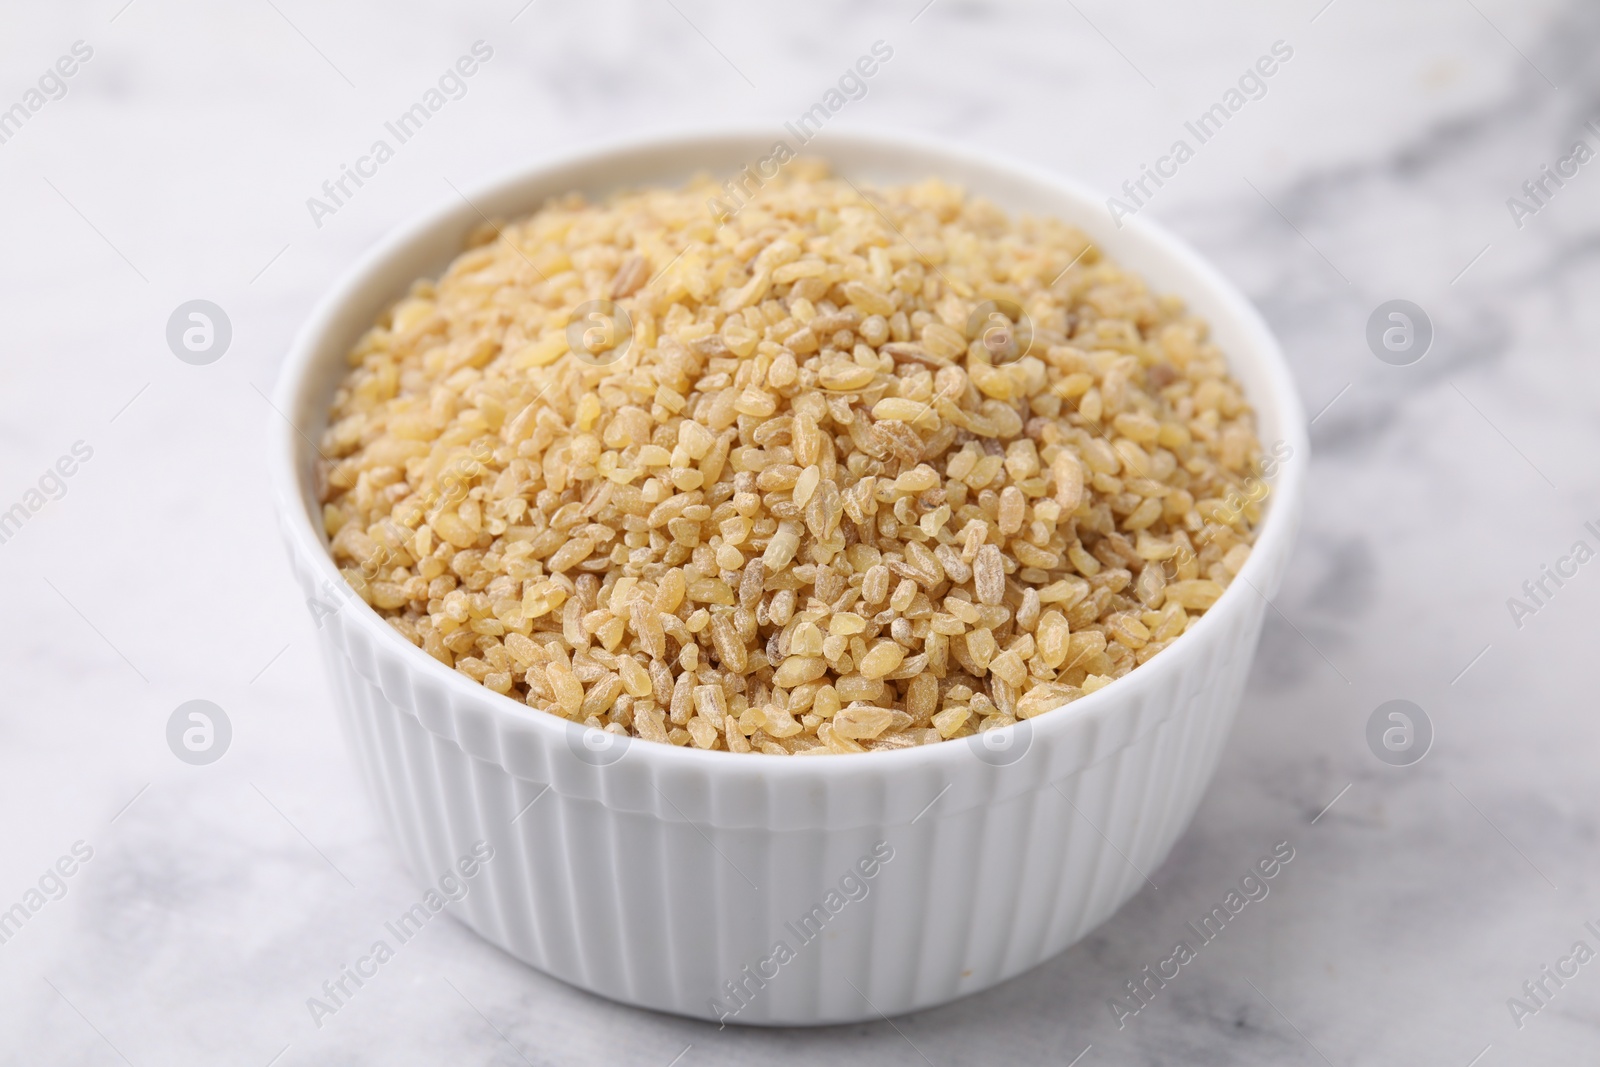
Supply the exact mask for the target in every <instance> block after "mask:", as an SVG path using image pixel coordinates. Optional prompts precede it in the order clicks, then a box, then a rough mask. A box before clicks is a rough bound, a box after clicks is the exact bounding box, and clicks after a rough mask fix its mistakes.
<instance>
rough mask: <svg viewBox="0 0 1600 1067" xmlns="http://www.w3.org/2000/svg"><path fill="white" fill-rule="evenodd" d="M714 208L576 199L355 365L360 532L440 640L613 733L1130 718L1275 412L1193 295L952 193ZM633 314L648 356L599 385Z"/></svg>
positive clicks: (379, 578) (462, 264)
mask: <svg viewBox="0 0 1600 1067" xmlns="http://www.w3.org/2000/svg"><path fill="white" fill-rule="evenodd" d="M715 188H716V187H715V186H714V185H713V184H712V183H711V182H710V179H709V178H703V179H697V180H696V181H695V182H693V183H691V184H690V185H689V186H687V187H685V188H683V189H679V190H671V189H644V190H640V191H635V192H629V193H623V194H619V195H617V196H615V197H613V198H611V199H610V200H608V201H606V202H605V203H603V204H590V203H587V202H585V201H583V200H582V199H581V198H578V197H576V196H573V197H566V198H562V199H558V200H554V201H551V202H550V203H549V204H547V205H546V206H545V207H544V208H543V209H541V210H539V211H537V212H535V213H534V214H532V215H530V216H528V217H527V218H524V219H520V220H517V221H515V222H512V223H510V224H509V225H505V226H503V227H500V228H499V229H498V230H497V231H495V232H494V235H493V236H492V237H489V235H488V233H487V231H486V232H485V234H484V235H481V236H483V237H485V238H487V239H481V240H477V241H475V242H474V247H472V248H471V249H470V250H469V251H467V252H465V253H463V254H462V255H461V256H460V257H458V258H457V259H456V261H455V262H454V263H453V264H451V266H450V267H449V268H448V269H447V270H446V271H445V273H444V274H443V276H442V277H441V278H440V279H439V280H438V281H437V282H430V281H419V282H417V283H416V284H415V285H414V286H413V287H412V290H411V292H410V293H409V294H408V295H407V297H406V298H405V299H403V300H401V301H399V302H397V303H396V305H395V306H394V307H393V308H392V309H391V310H390V311H389V312H388V313H386V314H385V315H384V316H383V317H382V318H381V319H380V320H379V322H378V323H377V324H376V325H375V326H374V327H373V328H372V329H371V330H369V331H368V332H367V334H366V335H365V336H364V337H363V338H362V339H361V341H360V342H359V343H358V344H357V345H356V347H355V348H354V350H353V351H352V352H351V353H350V357H349V363H350V370H349V372H348V375H347V377H346V378H345V380H344V382H343V384H342V385H341V386H340V387H339V390H338V392H337V394H336V396H335V399H334V403H333V409H332V412H331V416H330V419H329V429H328V431H327V432H326V434H325V435H324V438H323V442H322V445H323V451H324V454H325V455H326V456H328V457H332V458H331V459H330V460H328V461H327V462H326V463H325V465H324V467H323V469H322V471H321V474H322V485H323V486H324V491H323V503H324V507H323V521H324V525H325V528H326V530H327V533H328V536H329V538H330V545H331V551H332V554H333V556H334V559H335V561H336V562H337V563H338V565H339V566H340V568H341V570H342V573H343V574H344V576H345V577H346V578H347V580H349V582H350V583H351V585H352V586H353V587H354V588H355V589H356V590H357V592H358V593H359V594H360V595H361V596H362V597H363V598H364V599H365V600H366V601H367V602H368V603H369V604H371V605H372V606H373V607H374V608H376V609H377V610H378V611H379V612H380V613H381V614H383V615H384V616H385V617H387V618H388V619H389V621H390V622H391V624H392V625H393V626H394V627H395V629H396V630H397V631H398V632H400V633H401V634H402V635H403V636H405V637H406V638H407V639H408V640H410V641H412V642H413V643H414V644H417V645H418V646H420V647H421V648H422V649H423V650H425V651H426V652H427V653H428V654H430V655H432V656H434V657H435V658H437V659H439V660H440V661H441V662H443V663H445V664H446V665H448V666H452V667H454V668H455V669H457V670H459V671H461V672H462V673H464V674H466V675H468V676H469V677H471V678H473V679H474V680H476V681H479V682H481V683H482V684H484V685H485V686H487V687H488V688H490V689H493V690H495V691H497V692H501V693H505V694H507V695H510V696H512V697H514V698H516V699H520V700H523V701H524V702H526V703H527V704H529V705H531V706H534V707H538V708H543V709H546V710H548V711H550V712H552V713H554V714H557V715H560V716H563V717H564V718H567V719H569V720H572V721H574V722H579V723H587V724H588V725H591V726H598V727H601V728H603V729H606V730H609V731H611V732H613V733H623V734H628V735H632V736H636V737H640V738H644V739H646V740H650V741H655V742H657V743H661V744H676V745H694V746H696V747H699V748H703V749H713V748H717V749H726V750H730V751H737V752H751V751H753V752H762V753H768V754H798V753H807V752H860V751H864V750H872V749H888V748H898V747H905V746H907V745H917V744H925V743H929V742H933V741H939V740H944V739H949V738H959V737H963V736H967V735H970V734H973V733H976V732H978V731H981V730H988V729H994V728H997V727H999V726H1003V725H1007V724H1009V723H1012V722H1015V721H1017V720H1019V719H1028V718H1033V717H1035V716H1037V715H1041V714H1043V713H1045V712H1048V711H1050V710H1052V709H1054V708H1056V707H1059V706H1060V705H1062V704H1065V703H1068V702H1070V701H1072V700H1076V699H1078V698H1079V697H1081V696H1083V695H1085V694H1087V693H1091V692H1094V691H1095V690H1097V689H1099V688H1103V687H1104V686H1105V685H1108V684H1110V682H1111V681H1112V680H1114V679H1115V678H1118V677H1121V676H1122V675H1124V674H1126V673H1127V672H1128V671H1130V670H1133V669H1134V668H1135V666H1136V665H1138V664H1141V663H1144V662H1147V661H1148V659H1149V658H1150V657H1152V656H1154V655H1156V654H1158V653H1159V652H1160V651H1161V649H1163V648H1165V647H1166V646H1167V645H1168V644H1169V643H1170V642H1171V641H1173V640H1175V639H1176V638H1177V637H1179V636H1180V635H1182V633H1183V632H1184V631H1185V630H1186V629H1187V627H1188V626H1189V625H1191V624H1192V623H1193V621H1194V620H1195V619H1196V618H1197V617H1198V616H1199V615H1201V614H1202V613H1204V612H1205V611H1206V610H1207V609H1208V608H1210V607H1211V606H1212V605H1213V604H1214V603H1215V602H1216V600H1217V599H1218V598H1219V597H1220V596H1221V595H1222V594H1223V592H1224V590H1225V588H1226V587H1227V585H1228V584H1229V583H1230V582H1231V581H1232V580H1233V578H1234V577H1235V576H1236V575H1237V574H1238V573H1239V571H1240V570H1241V569H1242V568H1243V567H1244V565H1245V563H1246V561H1247V560H1248V558H1249V554H1250V547H1251V543H1252V541H1253V538H1254V529H1255V524H1256V523H1257V522H1258V521H1259V518H1260V514H1261V500H1260V499H1259V490H1258V488H1257V487H1258V484H1259V483H1257V482H1255V480H1254V479H1251V478H1249V477H1248V474H1247V472H1248V471H1250V470H1251V469H1252V468H1253V466H1254V463H1255V461H1256V460H1257V458H1258V456H1259V451H1260V449H1259V445H1258V443H1257V440H1256V436H1255V431H1254V415H1253V413H1252V412H1251V410H1250V408H1249V406H1248V404H1247V403H1246V402H1245V399H1244V396H1243V393H1242V390H1241V389H1240V388H1239V386H1238V385H1237V383H1235V382H1234V381H1233V380H1232V379H1231V378H1230V377H1229V375H1228V371H1227V365H1226V362H1225V360H1224V358H1223V355H1222V353H1221V352H1220V351H1219V350H1218V349H1217V348H1216V346H1215V345H1213V344H1211V343H1210V342H1209V341H1208V340H1207V339H1206V327H1205V324H1204V323H1203V322H1201V321H1199V320H1197V319H1195V318H1193V317H1192V316H1189V315H1187V314H1186V313H1185V312H1184V311H1183V309H1182V308H1181V306H1180V305H1179V304H1178V302H1177V301H1175V300H1172V299H1170V298H1158V297H1156V296H1154V295H1152V294H1151V293H1150V292H1149V291H1148V290H1147V289H1146V287H1145V285H1144V283H1143V282H1142V281H1141V280H1140V279H1139V278H1137V277H1135V276H1133V275H1130V274H1127V273H1124V272H1123V271H1121V270H1120V269H1118V268H1117V267H1116V266H1115V265H1114V264H1112V263H1110V262H1109V261H1107V260H1106V259H1104V258H1103V257H1102V256H1101V255H1100V254H1099V252H1098V250H1097V249H1096V248H1094V247H1093V246H1092V245H1091V244H1090V242H1089V241H1088V240H1087V239H1086V238H1085V237H1084V236H1083V235H1082V234H1081V233H1079V232H1078V231H1076V230H1073V229H1072V228H1070V227H1067V226H1065V225H1063V224H1061V223H1058V222H1055V221H1052V220H1048V219H1042V220H1041V219H1022V220H1017V221H1013V220H1011V219H1009V218H1007V217H1006V216H1005V215H1004V214H1003V213H1002V212H1000V211H999V209H998V208H996V207H995V206H994V205H992V204H990V203H988V202H986V201H984V200H982V199H978V198H973V197H968V196H967V195H965V194H964V193H963V192H962V191H961V190H960V189H958V188H955V187H952V186H949V185H946V184H945V183H943V182H941V181H938V180H937V179H930V180H928V181H925V182H921V183H919V184H917V185H914V186H908V187H900V188H888V189H871V190H868V191H866V192H865V194H863V193H861V192H858V191H857V188H856V187H855V186H853V185H851V184H850V183H848V182H845V181H841V180H835V179H831V178H829V177H828V176H827V174H826V169H825V168H824V167H823V166H822V165H821V164H818V163H816V162H814V161H796V162H795V163H793V164H791V166H790V167H789V168H788V170H787V172H786V173H785V174H784V175H780V176H779V177H778V178H777V179H775V180H774V181H772V182H770V183H768V184H767V185H766V186H764V187H763V188H762V190H761V191H760V192H759V193H758V195H757V196H756V197H755V199H754V200H753V201H751V202H750V203H749V204H747V205H746V206H745V207H744V209H743V210H742V211H741V212H739V213H738V215H736V216H735V217H734V218H732V219H731V220H729V221H728V222H726V223H725V224H723V225H722V226H720V227H719V226H718V225H717V224H716V223H715V222H714V221H713V220H712V219H710V218H709V216H708V215H707V213H706V212H705V210H704V206H703V205H704V203H705V201H706V199H707V198H708V196H709V195H711V194H712V193H713V192H714V190H715ZM863 196H866V197H870V200H864V199H863ZM597 299H609V300H613V301H616V302H617V303H618V304H619V305H620V306H621V307H622V308H623V309H624V310H625V311H626V312H627V315H628V317H629V319H630V320H631V322H632V328H633V334H632V337H631V340H630V341H629V343H628V344H626V345H625V346H624V347H623V348H618V349H612V350H610V352H609V353H606V354H604V358H594V359H584V360H579V359H578V358H576V357H573V356H571V355H570V354H569V352H568V341H567V325H568V319H569V317H570V316H571V314H572V312H573V310H574V308H575V307H576V306H577V305H578V304H580V303H583V302H585V301H589V300H597ZM984 301H997V302H1000V303H1001V304H1002V306H1014V307H1018V308H1022V309H1023V310H1024V312H1025V314H1026V316H1027V318H1028V320H1029V322H1028V323H1027V327H1028V328H1027V329H1026V330H1023V329H1019V330H1018V332H1017V335H1018V336H1031V338H1032V341H1031V347H1029V348H1027V350H1026V351H1024V352H1021V353H1016V352H1014V351H1009V350H1008V351H1007V352H1005V353H1003V354H1002V356H1003V358H1001V360H1000V361H999V362H997V356H996V351H997V350H994V349H991V348H989V347H986V346H985V345H984V344H983V343H982V339H981V338H979V337H976V336H973V335H971V331H972V330H973V328H972V327H969V325H968V323H969V321H971V320H972V317H973V313H974V311H975V310H976V309H977V308H978V306H979V305H980V304H981V303H983V302H984ZM990 306H991V307H993V306H995V304H992V303H991V304H990ZM608 359H609V360H610V362H607V360H608ZM1247 484H1248V485H1249V491H1247V489H1246V486H1247ZM1240 500H1245V501H1246V503H1245V504H1244V505H1242V506H1237V502H1238V501H1240Z"/></svg>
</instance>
